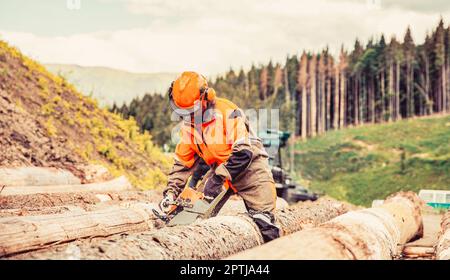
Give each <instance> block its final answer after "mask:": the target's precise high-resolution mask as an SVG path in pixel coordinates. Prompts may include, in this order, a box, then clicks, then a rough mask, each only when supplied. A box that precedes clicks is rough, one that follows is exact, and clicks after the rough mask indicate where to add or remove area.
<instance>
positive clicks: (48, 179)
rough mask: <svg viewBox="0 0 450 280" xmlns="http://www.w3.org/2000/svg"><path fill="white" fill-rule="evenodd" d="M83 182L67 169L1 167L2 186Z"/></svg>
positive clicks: (0, 178) (0, 180)
mask: <svg viewBox="0 0 450 280" xmlns="http://www.w3.org/2000/svg"><path fill="white" fill-rule="evenodd" d="M73 184H81V180H80V179H79V178H78V177H76V176H75V175H73V174H72V173H71V172H69V171H67V170H62V169H57V168H48V167H34V166H30V167H16V168H0V186H50V185H73Z"/></svg>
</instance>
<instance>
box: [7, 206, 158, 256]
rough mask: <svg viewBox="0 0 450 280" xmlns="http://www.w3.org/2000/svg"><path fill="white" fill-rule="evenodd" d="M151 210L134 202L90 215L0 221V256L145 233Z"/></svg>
mask: <svg viewBox="0 0 450 280" xmlns="http://www.w3.org/2000/svg"><path fill="white" fill-rule="evenodd" d="M152 207H154V206H152V205H151V204H145V203H135V204H131V205H130V206H128V207H124V206H120V207H115V206H112V207H108V208H106V209H102V210H98V211H92V212H80V211H71V212H65V213H62V214H57V215H42V216H24V217H7V218H1V219H0V257H4V256H7V255H11V254H14V253H19V252H24V251H29V250H34V249H41V248H43V247H45V246H49V245H52V244H55V243H64V242H69V241H72V240H76V239H80V238H87V237H98V236H103V237H105V236H110V235H113V234H119V233H125V232H136V231H144V230H149V229H152V228H154V222H155V220H154V215H153V213H152V211H151V209H152Z"/></svg>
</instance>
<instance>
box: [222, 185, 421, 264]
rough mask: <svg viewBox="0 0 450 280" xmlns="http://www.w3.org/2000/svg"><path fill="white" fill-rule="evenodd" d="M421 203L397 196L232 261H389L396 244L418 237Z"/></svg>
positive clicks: (407, 195) (412, 196)
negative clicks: (376, 206)
mask: <svg viewBox="0 0 450 280" xmlns="http://www.w3.org/2000/svg"><path fill="white" fill-rule="evenodd" d="M420 207H421V201H420V199H419V198H418V197H417V195H416V194H414V193H398V194H396V195H394V196H391V197H389V198H388V199H387V200H386V201H385V202H384V204H383V205H382V206H381V207H378V208H371V209H364V210H359V211H352V212H349V213H346V214H344V215H341V216H339V217H336V218H334V219H332V220H331V221H329V222H326V223H324V224H322V225H320V226H318V227H316V228H313V229H308V230H302V231H299V232H297V233H294V234H291V235H289V236H286V237H283V238H280V239H278V240H275V241H273V242H270V243H268V244H265V245H263V246H260V247H257V248H254V249H252V250H248V251H246V252H243V253H240V254H237V255H235V256H233V257H232V258H231V259H386V260H387V259H392V258H393V257H394V256H395V255H396V254H397V245H398V244H404V243H406V242H407V241H409V240H411V239H413V238H416V237H420V236H421V235H422V234H423V224H422V217H421V212H420Z"/></svg>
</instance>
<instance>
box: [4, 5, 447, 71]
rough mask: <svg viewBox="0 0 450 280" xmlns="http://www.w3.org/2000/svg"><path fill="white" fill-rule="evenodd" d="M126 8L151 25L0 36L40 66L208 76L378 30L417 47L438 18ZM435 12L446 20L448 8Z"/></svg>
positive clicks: (378, 12) (324, 8) (298, 9)
mask: <svg viewBox="0 0 450 280" xmlns="http://www.w3.org/2000/svg"><path fill="white" fill-rule="evenodd" d="M103 1H106V2H107V1H111V0H103ZM123 1H125V0H123ZM381 1H383V0H381ZM384 1H387V0H384ZM400 2H401V3H403V4H404V5H407V3H406V1H400ZM438 2H439V1H438ZM382 3H383V2H382ZM124 4H125V6H126V8H127V10H128V13H130V15H133V14H139V15H141V16H142V15H145V16H148V17H149V18H150V20H149V24H148V25H147V26H146V27H144V28H133V29H123V30H115V31H104V32H99V31H98V32H91V33H82V34H74V35H70V36H60V37H55V36H36V35H33V34H30V33H19V32H6V31H4V32H2V31H1V30H0V35H3V37H4V38H5V39H6V40H7V41H10V42H12V43H13V44H14V45H17V46H19V47H20V48H21V49H22V50H23V51H24V52H25V53H26V54H29V55H32V56H33V57H34V58H36V59H38V60H40V61H42V62H46V63H73V64H80V65H89V66H107V67H114V68H120V69H124V70H128V71H133V72H181V71H183V70H186V69H191V70H196V71H200V72H202V73H205V74H208V75H211V74H217V73H223V72H224V71H226V70H228V69H229V68H230V67H233V68H235V69H236V68H239V67H241V66H244V67H245V68H249V67H250V66H251V64H252V63H256V64H258V63H266V62H268V60H269V59H272V60H274V61H276V62H283V61H284V59H285V57H286V55H287V54H288V53H290V54H296V53H300V52H301V51H302V50H303V49H307V50H315V51H318V50H320V49H321V48H324V47H326V46H327V45H328V46H329V47H330V48H331V50H334V51H337V50H338V49H339V48H340V46H341V44H345V45H346V46H347V47H351V46H352V45H353V42H354V40H355V38H356V37H358V38H360V39H362V40H367V39H368V38H370V37H371V36H379V35H380V34H381V33H383V32H384V33H385V34H386V35H387V36H391V35H396V36H397V37H403V34H404V32H405V30H406V27H407V26H408V25H411V27H412V30H413V35H414V38H415V40H416V41H418V42H420V41H422V40H423V38H424V36H425V34H426V32H427V31H430V30H431V29H432V28H434V27H435V25H436V24H437V22H438V20H439V15H438V14H432V13H428V12H422V11H421V10H418V9H409V8H408V9H407V8H402V6H399V5H397V6H395V7H394V6H392V7H390V8H385V7H384V8H381V9H378V8H376V7H374V6H371V5H367V3H366V2H365V1H352V0H346V1H341V0H339V1H337V0H316V1H306V0H280V1H277V2H274V1H268V0H259V1H257V0H229V1H214V3H213V2H212V1H206V0H203V1H194V0H184V1H163V0H151V1H143V0H126V1H125V2H124ZM441 13H442V16H443V17H444V19H446V18H450V12H449V10H448V9H447V10H441Z"/></svg>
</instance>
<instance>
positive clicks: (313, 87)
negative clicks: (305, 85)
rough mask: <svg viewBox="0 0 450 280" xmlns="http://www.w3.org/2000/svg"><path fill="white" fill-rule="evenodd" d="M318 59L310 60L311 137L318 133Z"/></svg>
mask: <svg viewBox="0 0 450 280" xmlns="http://www.w3.org/2000/svg"><path fill="white" fill-rule="evenodd" d="M316 63H317V62H316V59H315V57H313V58H312V59H311V60H310V67H309V68H310V72H309V84H310V89H311V136H315V135H316V133H317V91H316V83H317V81H316Z"/></svg>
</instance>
